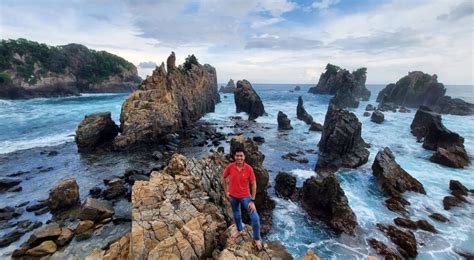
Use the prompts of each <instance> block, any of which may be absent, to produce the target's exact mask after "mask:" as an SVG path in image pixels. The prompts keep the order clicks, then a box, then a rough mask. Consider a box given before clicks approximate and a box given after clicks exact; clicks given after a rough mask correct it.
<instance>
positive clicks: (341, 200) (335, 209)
mask: <svg viewBox="0 0 474 260" xmlns="http://www.w3.org/2000/svg"><path fill="white" fill-rule="evenodd" d="M301 201H302V205H303V208H304V209H305V210H306V211H307V212H308V213H309V215H310V216H312V217H314V218H316V219H320V220H322V221H325V222H326V223H327V224H328V225H329V226H330V227H331V228H332V229H333V230H334V231H336V232H339V233H346V234H349V235H354V232H355V228H356V226H357V218H356V215H355V214H354V212H353V211H352V209H351V208H350V207H349V203H348V201H347V197H346V195H345V193H344V190H342V188H341V186H340V184H339V182H338V180H337V178H336V176H335V175H333V174H331V175H329V176H327V177H325V178H318V177H311V178H309V179H307V180H306V181H305V182H304V184H303V188H302V195H301Z"/></svg>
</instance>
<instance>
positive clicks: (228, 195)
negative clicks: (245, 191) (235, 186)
mask: <svg viewBox="0 0 474 260" xmlns="http://www.w3.org/2000/svg"><path fill="white" fill-rule="evenodd" d="M225 197H226V198H227V200H228V201H230V199H231V198H232V197H231V196H230V194H229V193H228V192H226V193H225Z"/></svg>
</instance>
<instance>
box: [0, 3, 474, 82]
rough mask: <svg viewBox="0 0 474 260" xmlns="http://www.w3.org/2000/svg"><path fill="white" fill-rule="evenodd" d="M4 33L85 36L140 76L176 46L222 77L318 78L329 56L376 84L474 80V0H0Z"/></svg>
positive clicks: (66, 38) (58, 39)
mask: <svg viewBox="0 0 474 260" xmlns="http://www.w3.org/2000/svg"><path fill="white" fill-rule="evenodd" d="M0 38H1V39H17V38H26V39H28V40H33V41H38V42H41V43H46V44H48V45H55V46H56V45H64V44H68V43H80V44H84V45H86V46H87V47H89V48H91V49H95V50H105V51H108V52H111V53H114V54H116V55H119V56H121V57H123V58H125V59H127V60H128V61H130V62H132V63H134V64H135V65H136V66H137V67H138V71H139V75H140V76H142V77H146V75H149V74H151V72H152V70H153V69H154V67H155V65H156V64H158V65H159V64H161V62H163V61H166V58H167V57H168V55H169V54H170V53H171V51H174V52H175V53H176V56H177V63H182V62H183V61H184V59H185V58H186V57H187V55H189V54H194V55H195V56H196V57H197V58H198V60H199V62H200V63H208V64H211V65H212V66H214V67H215V68H216V70H217V76H218V82H221V83H225V82H227V81H228V80H229V79H230V78H232V79H234V80H239V79H244V78H245V79H247V80H249V81H250V82H252V83H300V84H305V83H306V84H316V83H317V82H318V80H319V76H320V74H321V73H322V72H324V68H325V66H326V64H327V63H331V64H335V65H338V66H339V67H342V68H346V69H348V70H351V71H352V70H355V69H357V68H360V67H366V68H367V83H369V84H388V83H392V82H396V81H397V80H398V79H400V78H401V77H403V76H405V75H407V74H408V72H409V71H415V70H421V71H424V72H426V73H429V74H437V75H438V80H439V81H440V82H442V83H444V84H448V85H449V84H451V85H455V84H456V85H457V84H469V85H474V65H473V59H474V58H473V53H474V1H473V0H298V1H296V0H295V1H291V0H238V1H237V0H225V1H223V0H199V1H198V0H173V1H171V0H167V1H152V0H143V1H138V0H123V1H111V0H110V1H109V0H96V1H78V0H72V1H60V0H59V1H49V0H42V1H37V0H28V1H26V0H0Z"/></svg>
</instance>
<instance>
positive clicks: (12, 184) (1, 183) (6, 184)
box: [0, 177, 21, 192]
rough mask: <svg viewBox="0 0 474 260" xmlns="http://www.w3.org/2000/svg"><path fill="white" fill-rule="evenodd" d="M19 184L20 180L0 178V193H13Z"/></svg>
mask: <svg viewBox="0 0 474 260" xmlns="http://www.w3.org/2000/svg"><path fill="white" fill-rule="evenodd" d="M20 183H21V180H20V179H17V178H8V177H1V178H0V192H4V191H13V190H16V189H17V188H18V187H20V188H21V186H19V184H20Z"/></svg>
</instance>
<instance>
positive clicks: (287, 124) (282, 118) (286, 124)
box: [277, 111, 293, 130]
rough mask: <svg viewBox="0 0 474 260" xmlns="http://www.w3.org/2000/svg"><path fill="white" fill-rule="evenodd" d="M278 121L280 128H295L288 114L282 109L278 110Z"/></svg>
mask: <svg viewBox="0 0 474 260" xmlns="http://www.w3.org/2000/svg"><path fill="white" fill-rule="evenodd" d="M277 122H278V130H291V129H293V127H292V126H291V120H290V119H289V118H288V116H287V115H286V114H285V113H283V112H281V111H278V116H277Z"/></svg>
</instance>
